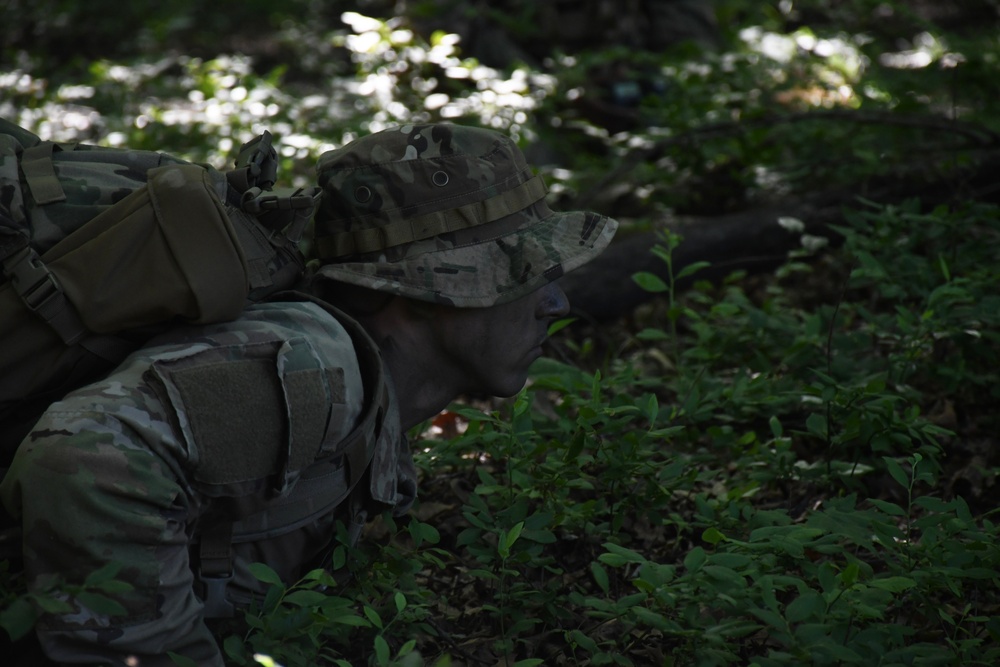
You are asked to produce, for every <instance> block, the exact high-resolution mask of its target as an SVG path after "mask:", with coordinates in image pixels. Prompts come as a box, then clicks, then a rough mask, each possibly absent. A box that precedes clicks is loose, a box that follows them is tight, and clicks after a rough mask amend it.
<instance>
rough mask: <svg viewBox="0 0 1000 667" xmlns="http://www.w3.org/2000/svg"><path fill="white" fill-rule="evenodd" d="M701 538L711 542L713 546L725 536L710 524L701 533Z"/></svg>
mask: <svg viewBox="0 0 1000 667" xmlns="http://www.w3.org/2000/svg"><path fill="white" fill-rule="evenodd" d="M701 539H702V540H703V541H705V542H708V543H709V544H711V545H713V546H714V545H716V544H718V543H719V542H722V541H723V540H724V539H726V536H725V535H723V534H722V533H721V532H720V531H719V529H718V528H716V527H715V526H710V527H708V528H706V529H705V532H703V533H702V534H701Z"/></svg>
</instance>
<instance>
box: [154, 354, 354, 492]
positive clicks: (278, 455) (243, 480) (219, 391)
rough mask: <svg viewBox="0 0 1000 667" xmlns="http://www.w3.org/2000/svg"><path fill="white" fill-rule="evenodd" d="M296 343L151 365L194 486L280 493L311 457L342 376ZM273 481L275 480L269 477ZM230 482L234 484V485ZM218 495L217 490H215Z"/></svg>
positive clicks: (339, 399)
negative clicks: (268, 484) (269, 486)
mask: <svg viewBox="0 0 1000 667" xmlns="http://www.w3.org/2000/svg"><path fill="white" fill-rule="evenodd" d="M310 350H311V346H310V345H309V343H308V342H307V341H306V340H304V339H293V340H290V341H274V342H268V343H252V344H243V345H230V346H225V347H218V348H210V349H206V350H202V351H199V352H196V353H194V354H191V355H188V356H185V357H182V358H179V359H170V360H167V359H161V360H158V361H156V362H154V363H153V366H152V369H151V370H152V373H153V375H154V377H156V378H157V379H158V380H159V381H160V382H161V383H162V384H163V387H164V389H165V390H166V394H167V396H168V398H169V400H170V403H171V404H172V406H173V408H174V410H175V413H176V415H177V420H178V423H179V424H180V427H181V430H182V432H183V433H184V437H185V440H186V441H187V445H188V451H189V456H190V461H191V464H192V466H193V476H194V479H195V481H197V482H199V483H201V484H203V485H224V486H228V487H230V488H229V490H228V491H227V493H240V491H239V487H240V486H241V485H245V484H247V483H252V485H251V487H247V490H250V488H253V487H257V486H259V483H260V482H261V481H263V480H266V479H268V478H273V479H274V487H275V488H277V489H279V490H280V489H284V488H285V487H286V486H287V484H288V482H289V480H290V479H294V478H295V477H296V476H297V475H298V473H299V472H300V471H301V470H302V469H303V468H305V467H307V466H308V465H309V464H311V463H312V462H313V461H314V460H315V459H316V457H317V454H318V452H319V449H320V446H321V445H322V443H323V439H324V437H325V435H326V432H327V429H328V428H329V421H330V418H331V404H332V403H337V402H342V401H343V400H344V392H345V390H344V374H343V370H342V369H340V368H333V369H330V368H323V367H321V365H320V363H319V361H318V359H317V358H316V356H315V355H314V354H311V353H310ZM276 476H277V477H276ZM234 485H235V487H234ZM220 491H221V489H220Z"/></svg>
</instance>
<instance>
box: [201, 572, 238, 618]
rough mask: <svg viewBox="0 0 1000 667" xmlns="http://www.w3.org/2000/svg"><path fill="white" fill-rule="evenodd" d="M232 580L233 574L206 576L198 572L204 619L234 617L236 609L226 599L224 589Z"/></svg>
mask: <svg viewBox="0 0 1000 667" xmlns="http://www.w3.org/2000/svg"><path fill="white" fill-rule="evenodd" d="M232 578H233V573H232V572H230V573H229V574H223V575H207V574H205V573H204V572H202V571H201V569H200V568H199V570H198V580H199V581H200V582H201V584H202V593H203V595H202V604H203V605H204V608H205V610H204V613H205V618H232V617H233V616H235V615H236V607H235V606H233V603H232V602H230V601H229V600H228V599H227V598H226V587H227V586H229V582H230V581H231V580H232Z"/></svg>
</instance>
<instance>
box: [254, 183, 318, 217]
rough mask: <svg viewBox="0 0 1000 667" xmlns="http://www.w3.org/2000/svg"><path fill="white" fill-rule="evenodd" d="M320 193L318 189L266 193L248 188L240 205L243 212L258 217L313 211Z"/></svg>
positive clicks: (283, 190)
mask: <svg viewBox="0 0 1000 667" xmlns="http://www.w3.org/2000/svg"><path fill="white" fill-rule="evenodd" d="M320 192H321V190H320V189H319V188H318V187H312V188H297V189H295V190H288V189H281V190H269V191H267V192H264V191H263V190H261V189H260V188H250V189H249V190H247V191H246V192H244V193H243V199H242V201H241V202H240V204H241V206H242V207H243V210H244V211H246V212H247V213H250V214H251V215H259V214H261V213H265V212H267V211H294V210H301V209H313V208H315V207H316V205H317V202H318V201H319V195H320Z"/></svg>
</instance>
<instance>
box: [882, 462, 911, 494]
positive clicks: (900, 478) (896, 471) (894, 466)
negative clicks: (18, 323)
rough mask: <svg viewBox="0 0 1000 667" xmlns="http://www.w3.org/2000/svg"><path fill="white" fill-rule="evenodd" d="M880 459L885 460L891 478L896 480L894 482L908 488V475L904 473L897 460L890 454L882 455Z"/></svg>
mask: <svg viewBox="0 0 1000 667" xmlns="http://www.w3.org/2000/svg"><path fill="white" fill-rule="evenodd" d="M882 460H883V461H885V466H886V468H887V469H888V471H889V474H890V475H891V476H892V478H893V479H894V480H896V483H897V484H899V485H900V486H901V487H903V488H904V489H909V488H910V476H909V475H907V474H906V471H905V470H903V466H901V465H899V461H897V460H896V459H894V458H892V457H891V456H883V457H882Z"/></svg>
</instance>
